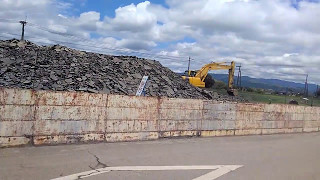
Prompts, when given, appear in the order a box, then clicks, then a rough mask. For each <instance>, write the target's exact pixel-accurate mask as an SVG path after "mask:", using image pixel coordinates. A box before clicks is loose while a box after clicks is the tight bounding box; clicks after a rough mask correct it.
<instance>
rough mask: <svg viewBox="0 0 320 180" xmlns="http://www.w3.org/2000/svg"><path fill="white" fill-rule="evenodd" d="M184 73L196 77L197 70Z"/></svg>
mask: <svg viewBox="0 0 320 180" xmlns="http://www.w3.org/2000/svg"><path fill="white" fill-rule="evenodd" d="M184 74H185V75H186V76H188V77H194V76H195V75H196V74H197V71H185V72H184Z"/></svg>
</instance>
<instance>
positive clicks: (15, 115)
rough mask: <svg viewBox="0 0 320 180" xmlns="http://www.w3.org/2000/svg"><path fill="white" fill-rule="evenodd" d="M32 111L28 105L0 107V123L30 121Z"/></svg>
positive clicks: (32, 116)
mask: <svg viewBox="0 0 320 180" xmlns="http://www.w3.org/2000/svg"><path fill="white" fill-rule="evenodd" d="M34 111H35V108H34V107H33V106H29V105H0V121H14V120H19V121H32V120H33V119H34Z"/></svg>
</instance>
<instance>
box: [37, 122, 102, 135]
mask: <svg viewBox="0 0 320 180" xmlns="http://www.w3.org/2000/svg"><path fill="white" fill-rule="evenodd" d="M90 132H92V133H93V132H96V133H104V126H103V124H102V125H100V124H99V122H97V121H89V120H79V121H61V120H50V121H48V120H37V121H36V123H35V134H36V135H61V134H63V135H67V134H85V133H90Z"/></svg>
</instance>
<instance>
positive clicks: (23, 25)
mask: <svg viewBox="0 0 320 180" xmlns="http://www.w3.org/2000/svg"><path fill="white" fill-rule="evenodd" d="M19 22H20V24H21V25H22V33H21V41H23V40H24V27H25V25H26V24H27V21H19Z"/></svg>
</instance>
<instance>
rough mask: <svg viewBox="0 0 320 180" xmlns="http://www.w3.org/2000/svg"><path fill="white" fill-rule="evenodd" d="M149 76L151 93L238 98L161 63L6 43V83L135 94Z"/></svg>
mask: <svg viewBox="0 0 320 180" xmlns="http://www.w3.org/2000/svg"><path fill="white" fill-rule="evenodd" d="M144 75H147V76H149V80H148V83H147V85H146V96H166V97H172V98H199V99H216V100H225V101H228V100H235V99H231V97H227V96H220V95H213V94H212V93H210V92H208V91H205V90H203V89H200V88H197V87H193V86H191V85H190V84H189V83H188V82H186V81H184V80H182V78H181V77H180V76H179V75H177V74H176V73H174V72H173V71H171V70H170V69H168V68H166V67H163V66H162V65H161V64H160V63H159V62H158V61H154V60H147V59H142V58H137V57H132V56H110V55H105V54H97V53H91V52H84V51H78V50H74V49H70V48H67V47H64V46H60V45H54V46H38V45H36V44H33V43H31V42H29V41H19V40H15V39H13V40H6V41H0V86H1V87H10V88H26V89H36V90H55V91H84V92H92V93H107V94H121V95H135V93H136V91H137V89H138V86H139V84H140V81H141V79H142V77H143V76H144Z"/></svg>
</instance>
